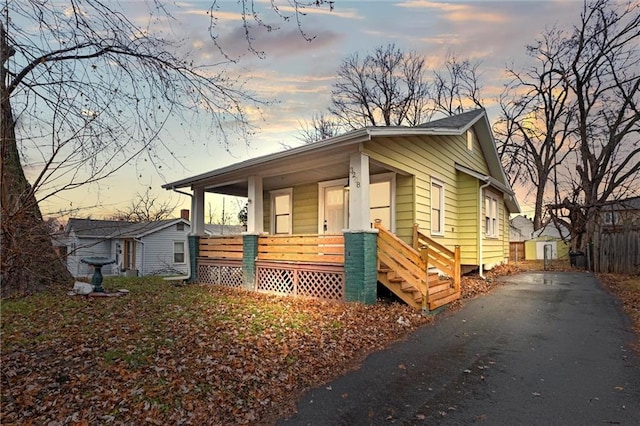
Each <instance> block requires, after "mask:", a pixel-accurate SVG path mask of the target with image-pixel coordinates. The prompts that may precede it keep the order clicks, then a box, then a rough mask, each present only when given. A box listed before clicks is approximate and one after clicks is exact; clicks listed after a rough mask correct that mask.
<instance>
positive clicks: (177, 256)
mask: <svg viewBox="0 0 640 426" xmlns="http://www.w3.org/2000/svg"><path fill="white" fill-rule="evenodd" d="M173 263H185V260H184V241H174V242H173Z"/></svg>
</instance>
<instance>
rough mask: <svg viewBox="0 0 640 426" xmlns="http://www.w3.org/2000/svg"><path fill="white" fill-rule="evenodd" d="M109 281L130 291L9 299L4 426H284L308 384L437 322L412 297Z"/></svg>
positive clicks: (6, 308) (6, 307)
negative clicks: (342, 296) (283, 293)
mask: <svg viewBox="0 0 640 426" xmlns="http://www.w3.org/2000/svg"><path fill="white" fill-rule="evenodd" d="M105 288H106V289H107V290H111V291H113V290H116V289H119V288H126V289H128V290H130V294H128V295H126V296H123V297H110V298H87V297H83V296H74V297H70V296H68V295H66V292H62V291H59V292H50V293H47V294H36V295H33V296H29V297H25V298H22V299H16V300H3V301H2V382H1V384H2V389H1V392H2V413H1V414H2V423H3V424H11V423H19V424H25V423H31V424H51V425H54V424H70V423H71V424H73V423H76V424H143V423H145V424H154V423H155V424H181V423H182V424H197V425H200V424H231V423H235V424H246V423H252V424H254V423H272V422H273V421H274V420H275V419H276V418H278V417H280V416H283V415H285V414H286V413H291V412H292V410H293V409H294V404H295V402H296V400H297V396H299V394H300V393H301V392H302V391H303V390H304V389H306V388H308V387H311V386H315V385H319V384H321V383H323V382H326V381H327V380H329V379H331V378H334V377H337V376H338V375H340V374H342V373H344V372H345V371H347V370H348V369H350V368H353V367H355V366H356V365H357V363H358V362H359V361H361V359H362V358H363V357H364V356H365V355H366V354H367V353H369V352H371V351H373V350H376V349H380V348H383V347H384V346H386V345H388V344H389V343H390V342H392V341H395V340H397V339H400V338H402V337H404V336H406V335H407V334H408V333H409V332H411V331H412V330H414V329H415V328H417V327H418V326H419V325H420V324H424V323H425V322H428V321H429V319H428V318H425V317H423V316H421V315H420V314H419V313H418V312H416V311H414V310H411V309H410V308H408V307H406V306H404V305H401V304H381V303H379V304H377V305H375V306H365V305H361V304H352V303H349V304H342V303H329V302H320V301H311V300H303V299H295V298H285V297H277V296H270V295H264V294H256V293H250V292H245V291H242V290H235V289H226V288H221V287H216V286H201V285H189V286H185V287H174V286H172V285H169V284H167V283H166V282H164V281H162V280H160V279H157V278H156V279H141V278H135V279H118V280H115V281H114V280H108V279H107V280H105ZM400 317H402V319H400Z"/></svg>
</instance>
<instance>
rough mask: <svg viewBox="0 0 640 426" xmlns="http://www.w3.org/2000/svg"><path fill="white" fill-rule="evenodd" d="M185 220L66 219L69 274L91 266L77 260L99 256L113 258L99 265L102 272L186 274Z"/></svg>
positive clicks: (88, 271)
mask: <svg viewBox="0 0 640 426" xmlns="http://www.w3.org/2000/svg"><path fill="white" fill-rule="evenodd" d="M190 227H191V224H190V222H189V221H188V220H187V219H184V218H179V219H165V220H160V221H155V222H139V223H131V222H123V221H111V220H93V219H74V218H72V219H69V222H68V223H67V227H66V234H67V268H68V269H69V272H71V274H72V275H73V276H76V277H77V276H87V275H91V274H92V273H93V268H92V267H91V266H89V265H86V264H84V263H82V262H81V259H82V258H84V257H90V256H100V257H107V258H109V259H112V260H115V261H116V263H115V264H113V265H106V266H104V267H103V268H102V273H103V274H104V275H141V276H143V275H176V274H181V275H187V274H188V273H189V253H188V242H187V235H188V234H189V230H190Z"/></svg>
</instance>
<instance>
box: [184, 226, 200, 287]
mask: <svg viewBox="0 0 640 426" xmlns="http://www.w3.org/2000/svg"><path fill="white" fill-rule="evenodd" d="M187 240H188V241H187V243H188V244H189V269H190V271H191V274H190V276H189V279H188V280H187V282H188V283H197V282H198V256H200V236H199V235H189V236H188V237H187Z"/></svg>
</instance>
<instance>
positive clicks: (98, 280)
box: [80, 257, 116, 293]
mask: <svg viewBox="0 0 640 426" xmlns="http://www.w3.org/2000/svg"><path fill="white" fill-rule="evenodd" d="M80 261H81V262H82V263H86V264H87V265H91V266H93V267H94V272H93V278H92V279H91V284H92V285H93V291H94V292H96V293H104V288H103V287H102V267H103V266H104V265H110V264H112V263H116V261H115V260H111V259H109V258H108V257H84V258H82V259H81V260H80Z"/></svg>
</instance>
